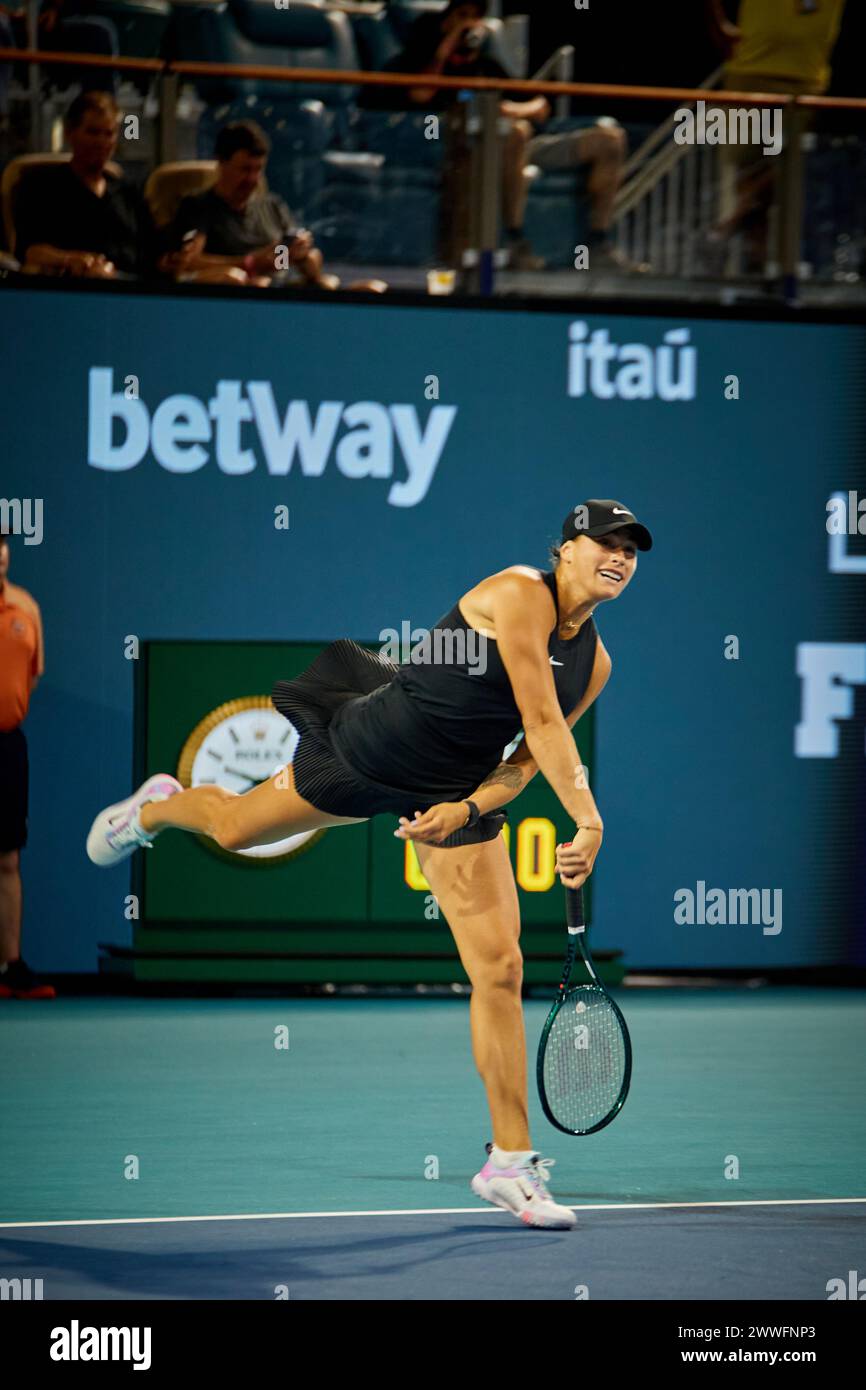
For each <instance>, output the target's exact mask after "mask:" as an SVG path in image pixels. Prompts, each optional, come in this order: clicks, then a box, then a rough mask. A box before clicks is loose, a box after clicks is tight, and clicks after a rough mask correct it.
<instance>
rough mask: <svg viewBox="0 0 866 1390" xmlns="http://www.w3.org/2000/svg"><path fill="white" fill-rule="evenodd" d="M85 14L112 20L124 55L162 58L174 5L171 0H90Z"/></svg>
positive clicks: (85, 8)
mask: <svg viewBox="0 0 866 1390" xmlns="http://www.w3.org/2000/svg"><path fill="white" fill-rule="evenodd" d="M81 14H82V16H84V15H86V17H87V18H88V19H89V18H91V17H92V16H96V17H97V18H99V19H108V20H110V21H111V23H112V24H113V25H114V28H115V31H116V33H117V39H118V44H119V47H120V52H121V55H122V56H123V57H124V58H158V57H159V56H160V54H161V53H162V46H163V39H164V38H165V35H166V32H167V30H168V27H169V24H170V23H171V18H172V7H171V5H170V4H169V3H168V0H86V4H85V5H84V6H83V7H82V10H81Z"/></svg>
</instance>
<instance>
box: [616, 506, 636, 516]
mask: <svg viewBox="0 0 866 1390" xmlns="http://www.w3.org/2000/svg"><path fill="white" fill-rule="evenodd" d="M611 511H612V512H613V514H614V516H630V515H631V513H630V512H627V511H626V509H625V507H611Z"/></svg>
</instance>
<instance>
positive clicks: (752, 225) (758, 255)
mask: <svg viewBox="0 0 866 1390" xmlns="http://www.w3.org/2000/svg"><path fill="white" fill-rule="evenodd" d="M706 6H707V17H708V21H709V26H710V32H711V34H712V36H713V38H714V39H715V41H716V43H717V44H718V45H719V47H720V48H721V49H722V51H723V52H724V53H725V55H726V57H727V60H728V61H727V62H726V64H725V76H724V82H723V84H722V86H723V87H724V88H727V90H728V91H734V92H784V93H790V94H792V95H795V96H806V95H820V94H821V93H823V92H825V91H826V90H827V87H828V86H829V84H830V55H831V54H832V52H833V48H834V45H835V43H836V40H837V38H838V37H839V29H840V28H841V25H842V15H843V12H844V9H845V0H788V3H787V4H785V5H783V4H781V3H780V0H738V4H737V22H736V23H733V22H732V21H731V20H730V19H729V18H728V14H727V12H726V9H725V5H724V3H723V0H706ZM722 157H723V159H728V160H730V161H731V162H732V164H733V165H734V168H735V169H736V175H737V200H736V205H735V207H734V209H733V211H732V212H731V213H730V215H729V216H727V217H725V218H723V219H722V221H720V222H718V223H717V224H716V226H715V227H714V228H712V229H711V231H710V233H709V235H708V236H707V238H706V240H705V242H704V246H703V255H704V261H705V265H706V268H707V269H708V270H709V271H711V272H712V273H714V274H718V275H721V274H723V273H724V270H725V264H726V262H727V257H728V250H729V245H730V240H731V238H732V237H733V236H734V234H735V233H736V232H738V231H742V232H743V234H744V237H745V241H746V267H745V268H746V270H747V271H753V272H761V271H763V269H764V266H765V264H766V259H767V213H768V211H769V208H770V205H771V203H772V201H773V192H774V185H775V176H776V172H777V169H778V159H776V158H772V157H768V156H764V155H762V154H761V152H760V150H759V149H756V148H755V147H754V146H749V145H740V146H737V145H733V146H727V147H725V148H724V149H723V151H722Z"/></svg>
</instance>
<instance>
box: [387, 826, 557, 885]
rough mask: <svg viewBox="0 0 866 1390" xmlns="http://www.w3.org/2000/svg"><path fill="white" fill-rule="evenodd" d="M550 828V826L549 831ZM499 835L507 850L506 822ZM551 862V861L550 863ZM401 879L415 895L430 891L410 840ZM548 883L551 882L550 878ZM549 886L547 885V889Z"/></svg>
mask: <svg viewBox="0 0 866 1390" xmlns="http://www.w3.org/2000/svg"><path fill="white" fill-rule="evenodd" d="M544 824H546V825H550V821H546V822H544ZM552 828H553V827H552V826H551V829H552ZM500 834H501V835H504V837H505V848H506V849H508V848H509V847H510V843H511V826H510V825H509V824H508V821H506V822H505V823H504V825H503V827H502V830H501V831H500ZM518 843H519V832H518ZM552 862H553V861H552V860H551V863H552ZM403 879H404V882H405V883H406V884H407V885H408V886H409V887H410V888H414V889H415V891H416V893H429V892H430V891H431V888H430V884H429V883H428V882H427V880H426V878H425V877H424V875H423V873H422V872H421V865H420V864H419V863H418V854H417V852H416V849H415V844H414V841H412V840H406V842H405V850H404V852H403ZM550 882H551V883H552V882H553V879H552V878H551V880H550ZM549 886H550V885H549V884H548V887H549Z"/></svg>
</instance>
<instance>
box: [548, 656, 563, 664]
mask: <svg viewBox="0 0 866 1390" xmlns="http://www.w3.org/2000/svg"><path fill="white" fill-rule="evenodd" d="M550 664H551V666H564V665H565V662H564V661H555V660H554V658H553V657H551V658H550Z"/></svg>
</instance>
